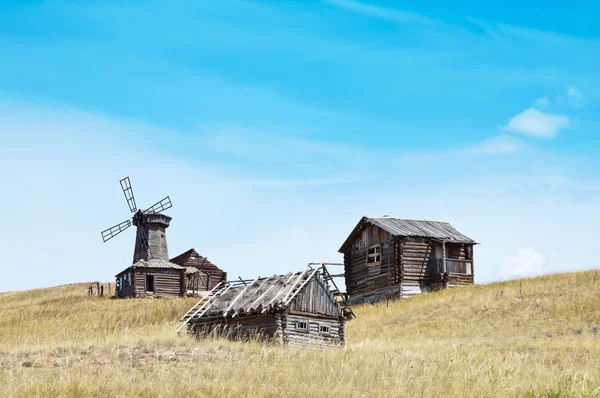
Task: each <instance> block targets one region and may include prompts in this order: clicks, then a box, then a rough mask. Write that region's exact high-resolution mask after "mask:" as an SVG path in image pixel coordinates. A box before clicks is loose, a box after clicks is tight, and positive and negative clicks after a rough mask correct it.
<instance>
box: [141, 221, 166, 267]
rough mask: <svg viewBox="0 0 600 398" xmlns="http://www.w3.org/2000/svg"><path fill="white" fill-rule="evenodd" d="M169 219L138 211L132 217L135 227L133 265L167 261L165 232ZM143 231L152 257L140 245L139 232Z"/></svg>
mask: <svg viewBox="0 0 600 398" xmlns="http://www.w3.org/2000/svg"><path fill="white" fill-rule="evenodd" d="M170 222H171V217H169V216H166V215H164V214H160V213H154V212H150V213H144V212H142V211H141V210H138V212H137V213H136V215H135V216H134V217H133V225H135V226H136V227H137V234H136V238H135V250H134V252H133V262H134V264H135V263H136V262H138V261H140V260H142V259H143V260H148V259H149V257H151V258H153V259H160V260H167V261H169V249H168V247H167V232H166V229H167V228H168V227H169V224H170ZM141 230H143V231H144V233H145V235H146V238H147V239H148V246H150V252H151V253H152V256H149V255H148V249H147V248H146V247H145V246H144V245H143V244H142V237H141V236H140V235H141V233H140V231H141Z"/></svg>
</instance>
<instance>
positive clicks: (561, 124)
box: [503, 108, 569, 138]
mask: <svg viewBox="0 0 600 398" xmlns="http://www.w3.org/2000/svg"><path fill="white" fill-rule="evenodd" d="M568 125H569V118H568V117H566V116H563V115H557V114H553V113H544V112H540V111H538V110H536V109H533V108H529V109H525V110H524V111H523V112H521V113H519V114H518V115H516V116H513V117H512V118H511V119H510V120H509V121H508V124H507V125H506V126H504V127H503V130H505V131H511V132H515V133H521V134H524V135H526V136H529V137H534V138H553V137H555V136H556V134H557V133H558V131H559V130H560V129H563V128H566V127H567V126H568Z"/></svg>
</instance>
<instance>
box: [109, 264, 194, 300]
mask: <svg viewBox="0 0 600 398" xmlns="http://www.w3.org/2000/svg"><path fill="white" fill-rule="evenodd" d="M116 278H117V297H119V298H124V297H180V296H183V295H184V291H183V286H184V285H183V281H184V278H185V267H182V266H180V265H177V264H175V263H172V262H170V261H167V260H161V259H154V258H153V259H150V260H145V259H142V260H139V261H137V262H136V263H134V264H133V265H131V266H130V267H128V268H126V269H124V270H123V271H121V272H119V273H118V274H117V275H116Z"/></svg>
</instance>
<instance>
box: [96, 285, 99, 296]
mask: <svg viewBox="0 0 600 398" xmlns="http://www.w3.org/2000/svg"><path fill="white" fill-rule="evenodd" d="M96 294H98V296H100V282H96Z"/></svg>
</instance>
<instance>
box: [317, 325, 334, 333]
mask: <svg viewBox="0 0 600 398" xmlns="http://www.w3.org/2000/svg"><path fill="white" fill-rule="evenodd" d="M319 332H320V333H325V334H329V333H331V328H330V327H329V326H326V325H320V326H319Z"/></svg>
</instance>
